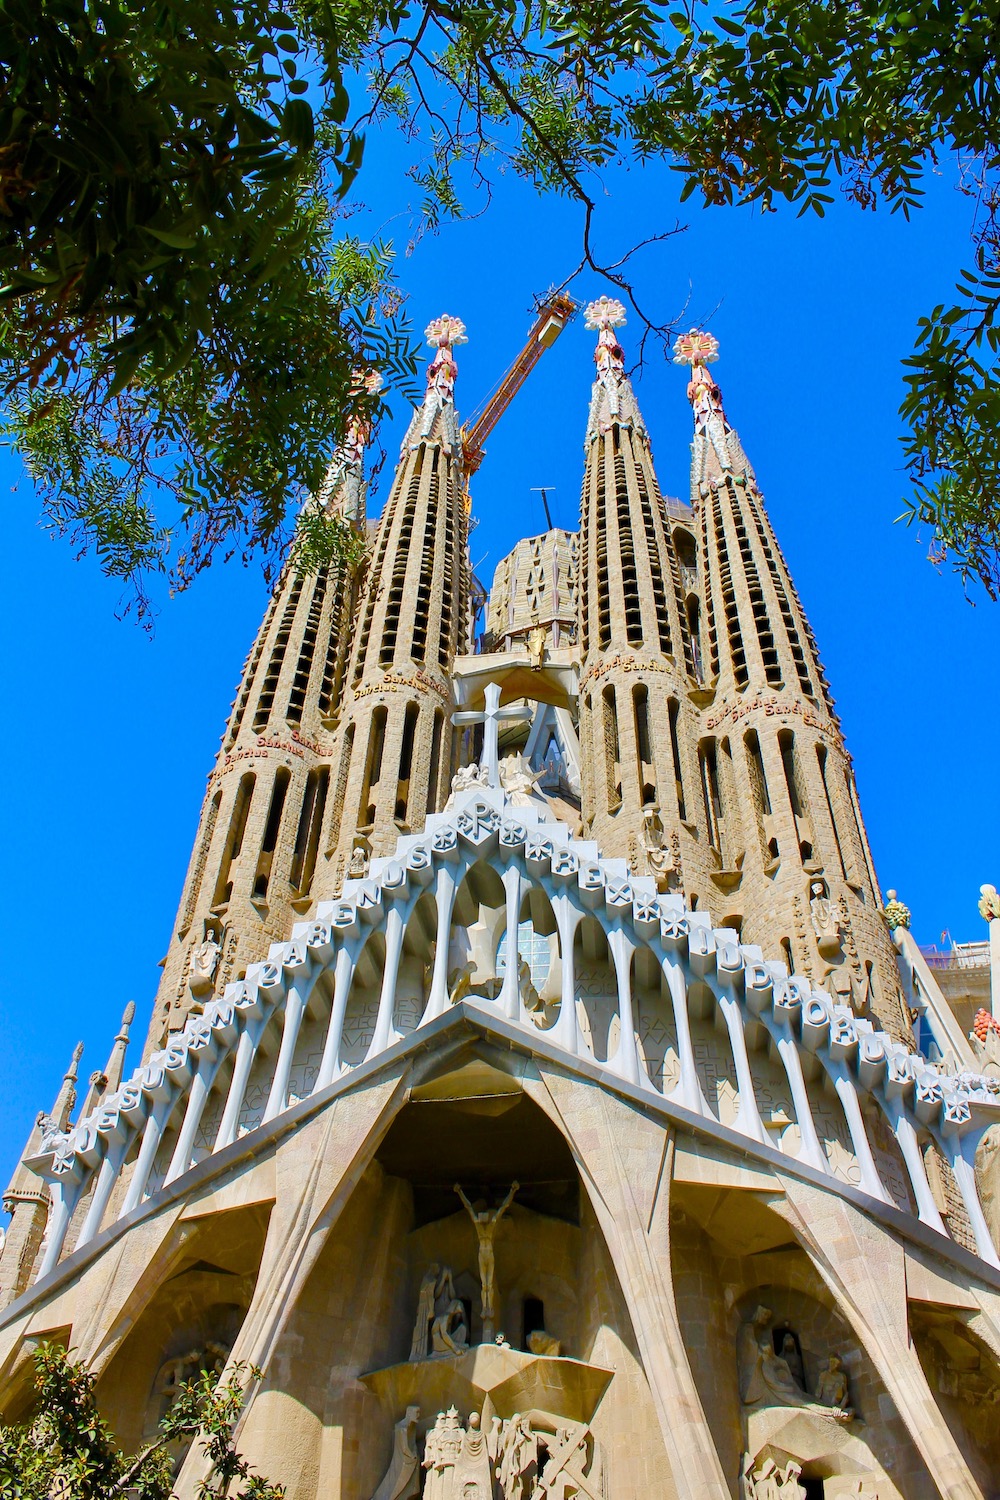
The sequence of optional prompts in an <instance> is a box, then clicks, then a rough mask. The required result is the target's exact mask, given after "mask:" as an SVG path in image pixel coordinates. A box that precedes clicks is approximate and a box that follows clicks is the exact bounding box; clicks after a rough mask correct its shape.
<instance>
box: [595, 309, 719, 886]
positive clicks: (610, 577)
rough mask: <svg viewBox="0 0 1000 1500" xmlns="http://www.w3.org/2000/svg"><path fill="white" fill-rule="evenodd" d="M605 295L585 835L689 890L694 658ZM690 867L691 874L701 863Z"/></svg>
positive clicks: (600, 330) (695, 852) (695, 850)
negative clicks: (691, 693) (691, 692)
mask: <svg viewBox="0 0 1000 1500" xmlns="http://www.w3.org/2000/svg"><path fill="white" fill-rule="evenodd" d="M624 322H625V309H624V308H623V306H622V304H621V303H620V302H617V301H615V300H614V299H612V298H608V297H601V298H600V299H598V301H596V302H592V303H591V304H590V306H589V307H588V308H587V310H586V323H587V327H588V328H591V329H594V330H596V331H597V334H598V340H597V349H596V352H595V359H596V363H597V379H596V380H595V382H594V387H593V395H592V397H591V403H590V415H589V419H588V422H587V436H586V467H585V471H584V477H583V494H582V497H581V504H580V510H581V535H580V574H581V577H580V649H581V654H582V658H583V662H582V674H581V681H580V689H581V705H580V743H581V761H582V766H583V793H584V795H583V816H584V824H585V827H586V828H587V830H588V832H589V833H590V834H591V835H592V836H593V837H594V838H596V839H597V841H598V843H599V844H600V845H601V847H602V849H604V850H606V852H607V853H608V854H610V855H614V856H617V857H619V858H623V859H627V860H628V861H629V864H630V866H631V868H632V870H633V872H634V873H637V874H653V875H655V876H656V878H657V881H658V884H660V886H661V888H662V889H664V890H667V889H675V890H679V889H681V888H682V885H683V884H684V883H686V882H687V881H690V880H691V879H692V878H694V879H697V878H698V877H697V871H698V869H699V867H700V865H701V863H702V862H703V858H704V844H703V842H702V843H701V844H699V842H698V839H697V834H696V829H695V826H694V822H693V820H694V818H695V815H696V814H695V811H694V809H695V807H696V799H695V798H693V796H692V792H693V790H694V775H695V767H694V763H693V761H692V760H691V755H690V746H691V743H692V741H693V737H694V734H693V726H694V722H695V715H696V710H695V708H694V706H693V705H692V702H691V700H690V697H689V693H690V691H691V690H692V689H694V688H695V687H696V684H697V679H696V660H695V656H694V653H693V651H692V648H691V638H690V632H689V629H688V623H687V618H686V600H685V592H684V584H683V579H682V573H681V566H680V562H679V559H678V556H677V552H676V549H675V547H674V542H673V538H672V534H671V524H670V516H669V514H668V512H667V508H666V504H665V502H664V498H663V495H662V493H661V491H660V486H659V483H658V481H657V478H656V472H655V470H654V468H653V454H652V448H651V445H650V440H649V434H648V432H647V429H646V424H645V422H644V421H643V418H642V414H641V412H640V411H639V406H638V403H637V401H636V398H635V392H634V391H633V389H632V384H631V382H630V381H629V379H628V377H627V375H626V373H625V356H624V352H623V350H622V348H621V346H620V344H619V343H618V339H617V334H616V330H617V329H618V328H620V327H621V326H622V324H623V323H624ZM692 867H693V868H692Z"/></svg>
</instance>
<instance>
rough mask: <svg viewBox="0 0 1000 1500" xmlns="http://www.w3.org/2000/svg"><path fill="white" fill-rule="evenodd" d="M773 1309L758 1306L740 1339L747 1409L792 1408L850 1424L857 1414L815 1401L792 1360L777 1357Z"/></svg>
mask: <svg viewBox="0 0 1000 1500" xmlns="http://www.w3.org/2000/svg"><path fill="white" fill-rule="evenodd" d="M770 1321H771V1313H770V1310H769V1309H768V1308H766V1307H758V1308H756V1310H755V1311H754V1314H753V1317H752V1318H751V1319H750V1320H749V1322H747V1323H744V1324H743V1327H742V1328H741V1329H740V1332H739V1336H738V1339H737V1356H738V1360H739V1374H740V1397H741V1399H742V1401H743V1404H744V1405H745V1406H792V1407H798V1408H802V1409H805V1410H806V1411H813V1412H816V1413H817V1414H820V1413H822V1414H823V1415H824V1416H828V1417H834V1418H835V1419H836V1420H837V1421H838V1422H841V1421H842V1422H849V1421H850V1420H851V1417H852V1416H853V1413H852V1412H850V1411H847V1410H844V1409H843V1408H841V1407H840V1406H839V1405H837V1404H836V1403H824V1402H822V1401H813V1400H811V1399H810V1397H809V1395H808V1393H807V1392H806V1391H804V1390H803V1388H802V1386H801V1385H800V1384H799V1382H798V1381H797V1380H796V1379H795V1376H794V1375H793V1374H792V1371H791V1369H790V1368H789V1364H788V1361H787V1360H786V1359H784V1358H783V1357H782V1355H780V1354H775V1352H774V1345H773V1343H772V1341H771V1335H770V1331H769V1326H768V1325H769V1324H770Z"/></svg>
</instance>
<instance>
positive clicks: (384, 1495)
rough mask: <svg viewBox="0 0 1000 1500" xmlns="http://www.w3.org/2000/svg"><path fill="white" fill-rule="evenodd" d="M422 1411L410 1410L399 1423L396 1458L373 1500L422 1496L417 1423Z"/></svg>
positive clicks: (396, 1436)
mask: <svg viewBox="0 0 1000 1500" xmlns="http://www.w3.org/2000/svg"><path fill="white" fill-rule="evenodd" d="M419 1420H420V1407H419V1406H408V1407H407V1408H406V1414H405V1416H404V1417H403V1418H402V1420H401V1421H399V1422H397V1423H396V1426H395V1430H394V1434H393V1446H392V1458H391V1459H390V1461H389V1467H388V1469H386V1471H385V1475H384V1477H383V1480H382V1483H381V1484H380V1485H379V1487H378V1489H377V1490H376V1491H375V1493H374V1495H373V1496H372V1500H416V1497H417V1496H418V1495H419V1494H420V1459H419V1458H418V1456H417V1447H416V1441H417V1422H418V1421H419Z"/></svg>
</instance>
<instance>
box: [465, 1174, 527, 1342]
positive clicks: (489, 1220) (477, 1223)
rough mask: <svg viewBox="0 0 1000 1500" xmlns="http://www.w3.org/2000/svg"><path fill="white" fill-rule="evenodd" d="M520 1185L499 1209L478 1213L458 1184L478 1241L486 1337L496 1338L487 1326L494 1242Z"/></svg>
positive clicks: (490, 1312) (514, 1186) (491, 1307)
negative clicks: (500, 1223)
mask: <svg viewBox="0 0 1000 1500" xmlns="http://www.w3.org/2000/svg"><path fill="white" fill-rule="evenodd" d="M520 1185H521V1184H520V1183H519V1182H515V1183H512V1184H511V1189H510V1192H509V1193H508V1194H507V1196H506V1198H505V1199H504V1200H503V1202H502V1203H501V1205H500V1207H499V1208H496V1209H492V1210H491V1209H480V1210H476V1209H474V1208H473V1206H472V1204H471V1203H470V1202H469V1200H468V1198H467V1197H466V1196H465V1194H464V1193H463V1192H462V1189H461V1187H460V1186H459V1184H458V1183H457V1182H456V1183H455V1192H456V1193H457V1194H458V1196H459V1197H460V1198H461V1200H462V1203H463V1204H464V1205H465V1208H466V1211H467V1212H468V1215H469V1218H470V1219H471V1220H472V1224H473V1228H474V1229H475V1231H476V1236H477V1238H478V1241H479V1288H480V1296H481V1298H482V1304H483V1324H484V1328H483V1334H484V1337H489V1338H492V1337H493V1333H492V1329H490V1331H489V1333H488V1334H487V1331H486V1327H485V1325H486V1324H492V1322H493V1317H494V1297H495V1293H496V1286H495V1274H496V1257H495V1253H494V1248H493V1242H494V1240H495V1239H496V1232H497V1225H498V1224H499V1222H500V1220H501V1219H502V1218H503V1216H504V1214H505V1213H506V1212H507V1210H508V1208H510V1205H511V1204H512V1203H513V1201H514V1194H515V1193H516V1192H517V1190H518V1188H519V1187H520Z"/></svg>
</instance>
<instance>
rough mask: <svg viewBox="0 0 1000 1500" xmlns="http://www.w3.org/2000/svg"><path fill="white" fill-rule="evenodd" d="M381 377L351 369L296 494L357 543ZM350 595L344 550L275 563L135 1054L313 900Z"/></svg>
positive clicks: (177, 1023)
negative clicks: (340, 411) (341, 415)
mask: <svg viewBox="0 0 1000 1500" xmlns="http://www.w3.org/2000/svg"><path fill="white" fill-rule="evenodd" d="M380 387H381V377H380V376H379V375H378V374H377V373H376V372H370V373H369V374H368V375H366V376H364V377H359V380H358V387H357V390H356V394H357V395H358V396H359V398H360V401H359V408H358V411H357V412H356V414H355V416H354V417H353V418H352V421H351V423H350V425H349V427H348V432H347V436H346V438H345V440H344V443H343V444H342V446H341V447H340V449H339V450H338V451H337V453H336V454H335V455H334V457H333V459H332V460H331V463H330V467H329V469H328V471H327V475H326V478H325V480H324V483H323V485H322V486H321V488H320V490H319V492H318V493H317V495H316V496H315V497H313V498H312V499H310V500H307V501H306V505H305V506H304V507H303V512H305V511H306V509H307V508H308V507H309V506H319V507H321V508H322V509H323V510H324V511H325V512H326V514H327V515H335V516H340V517H342V518H343V520H345V521H346V522H347V523H348V524H349V525H350V526H351V527H352V528H353V530H354V531H355V533H356V534H357V536H358V538H359V542H360V539H361V536H362V535H363V531H364V526H365V486H364V452H365V444H366V442H367V439H368V435H369V428H370V420H369V415H368V413H369V411H370V409H371V405H372V403H374V401H375V399H376V398H377V395H378V391H379V389H380ZM301 524H303V522H302V521H300V525H301ZM355 600H356V568H355V567H354V566H353V565H352V564H351V563H350V562H349V561H348V560H347V559H346V558H345V557H341V558H339V559H338V560H336V561H334V562H332V563H330V564H329V565H327V566H325V567H323V568H321V569H320V570H319V572H317V573H313V574H310V575H305V574H302V573H299V572H296V570H295V569H294V567H292V566H288V567H286V568H285V569H284V571H283V572H282V575H281V578H280V580H279V582H278V586H277V588H276V589H275V591H274V594H273V595H272V597H271V601H270V603H269V605H268V608H267V612H266V614H265V616H264V620H263V623H262V625H261V627H260V630H259V631H258V632H257V639H256V640H255V642H254V645H253V648H252V650H251V652H250V654H249V656H248V657H247V659H246V662H245V664H244V668H243V676H242V679H241V682H240V685H239V688H238V690H237V695H236V699H235V701H234V703H233V705H232V711H231V713H230V716H229V723H228V724H227V726H226V731H225V734H224V735H223V739H222V748H221V750H220V751H219V754H218V757H217V759H216V764H215V768H214V770H213V771H212V773H211V775H210V776H209V780H208V790H207V792H206V795H205V800H204V803H203V804H202V809H201V817H200V821H199V827H198V833H197V837H196V839H195V844H194V850H193V852H192V856H191V862H190V865H189V866H188V872H187V877H186V879H185V882H184V890H183V893H182V895H181V902H180V908H179V910H178V913H177V918H176V922H175V925H174V929H173V932H172V934H171V942H170V946H169V949H168V951H167V956H166V959H165V960H164V973H163V978H162V980H161V982H160V987H159V993H158V995H157V999H156V1005H155V1007H154V1011H153V1018H152V1021H151V1023H150V1030H149V1036H148V1038H147V1043H146V1049H145V1050H146V1054H147V1055H148V1053H149V1052H150V1051H151V1050H152V1049H153V1048H155V1047H158V1046H160V1045H162V1043H163V1042H164V1040H165V1038H166V1036H167V1034H168V1033H169V1032H171V1031H176V1030H178V1029H179V1028H180V1027H181V1026H183V1024H184V1021H185V1019H186V1017H187V1016H188V1015H189V1014H190V1012H191V1011H192V1010H199V1009H201V1008H202V1007H203V1006H204V1004H205V1002H206V1001H207V1000H209V999H211V997H212V995H213V994H214V993H217V992H221V990H222V989H223V988H224V987H225V985H226V984H227V983H228V982H229V981H230V980H232V979H236V978H239V977H240V975H241V974H242V973H243V971H244V970H245V969H246V966H247V964H248V963H250V962H252V961H254V960H256V959H259V958H262V957H263V956H264V955H265V954H266V953H267V950H268V947H269V946H270V944H271V943H272V942H276V941H279V940H280V939H283V938H285V937H286V936H287V934H288V932H289V930H290V928H291V924H292V922H293V921H294V920H295V917H296V914H298V913H301V912H304V911H306V910H308V908H309V906H310V905H311V903H312V900H313V896H314V892H313V879H314V876H315V874H316V867H317V861H318V859H319V855H320V830H321V828H322V825H323V820H324V816H325V814H326V811H327V797H328V794H329V781H330V764H331V758H332V755H333V753H334V746H335V743H336V729H337V724H338V721H339V718H340V713H341V708H342V699H343V687H344V672H345V668H346V665H347V658H348V653H349V650H350V641H351V626H350V622H351V617H352V612H353V608H354V603H355Z"/></svg>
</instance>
